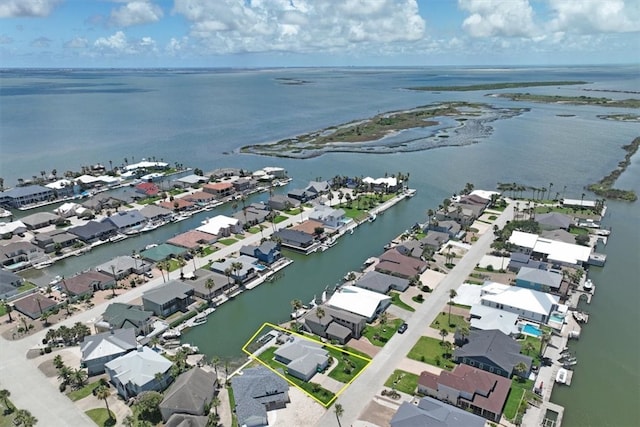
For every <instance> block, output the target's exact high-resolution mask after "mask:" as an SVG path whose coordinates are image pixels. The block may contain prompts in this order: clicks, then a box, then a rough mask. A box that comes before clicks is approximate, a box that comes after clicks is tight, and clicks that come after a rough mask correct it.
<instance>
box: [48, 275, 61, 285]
mask: <svg viewBox="0 0 640 427" xmlns="http://www.w3.org/2000/svg"><path fill="white" fill-rule="evenodd" d="M60 282H62V276H56V277H54V278H53V280H52V281H50V282H49V285H50V286H53V285H57V284H58V283H60Z"/></svg>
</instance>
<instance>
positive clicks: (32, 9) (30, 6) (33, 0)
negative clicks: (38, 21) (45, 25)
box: [0, 0, 61, 18]
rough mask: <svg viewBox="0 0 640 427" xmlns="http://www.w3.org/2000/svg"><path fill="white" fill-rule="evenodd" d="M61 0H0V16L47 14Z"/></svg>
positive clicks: (40, 15) (13, 16)
mask: <svg viewBox="0 0 640 427" xmlns="http://www.w3.org/2000/svg"><path fill="white" fill-rule="evenodd" d="M60 1H61V0H1V1H0V18H15V17H36V16H38V17H42V16H48V15H49V14H50V13H51V11H52V10H53V9H54V8H55V7H56V6H57V5H58V3H60Z"/></svg>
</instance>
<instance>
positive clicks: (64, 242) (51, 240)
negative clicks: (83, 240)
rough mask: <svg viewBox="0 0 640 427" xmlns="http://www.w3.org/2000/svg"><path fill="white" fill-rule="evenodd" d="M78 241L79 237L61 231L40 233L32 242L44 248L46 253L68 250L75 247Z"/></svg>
mask: <svg viewBox="0 0 640 427" xmlns="http://www.w3.org/2000/svg"><path fill="white" fill-rule="evenodd" d="M77 241H78V236H76V235H75V234H71V233H67V232H66V231H65V230H60V229H57V230H52V231H47V232H44V233H38V234H36V235H35V236H34V238H33V240H32V242H33V243H34V244H35V245H36V246H38V247H39V248H42V249H43V250H44V251H45V253H51V252H54V251H56V250H58V249H64V248H68V247H70V246H73V245H75V244H76V243H77Z"/></svg>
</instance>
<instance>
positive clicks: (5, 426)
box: [0, 399, 17, 427]
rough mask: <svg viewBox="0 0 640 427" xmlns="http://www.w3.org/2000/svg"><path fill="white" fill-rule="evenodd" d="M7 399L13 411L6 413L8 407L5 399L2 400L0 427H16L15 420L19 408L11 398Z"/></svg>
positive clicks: (0, 401)
mask: <svg viewBox="0 0 640 427" xmlns="http://www.w3.org/2000/svg"><path fill="white" fill-rule="evenodd" d="M7 400H8V403H9V405H11V409H13V412H11V413H10V414H6V415H5V411H6V410H7V407H6V406H5V404H4V401H2V400H0V427H15V424H14V423H13V420H14V419H15V417H16V412H17V409H16V407H15V406H13V403H12V402H11V400H9V399H7Z"/></svg>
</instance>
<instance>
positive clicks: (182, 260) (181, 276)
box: [176, 255, 187, 280]
mask: <svg viewBox="0 0 640 427" xmlns="http://www.w3.org/2000/svg"><path fill="white" fill-rule="evenodd" d="M176 261H178V266H180V279H181V280H183V279H184V270H183V267H184V266H185V265H187V261H185V259H184V257H183V256H182V255H179V256H178V257H177V258H176Z"/></svg>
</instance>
